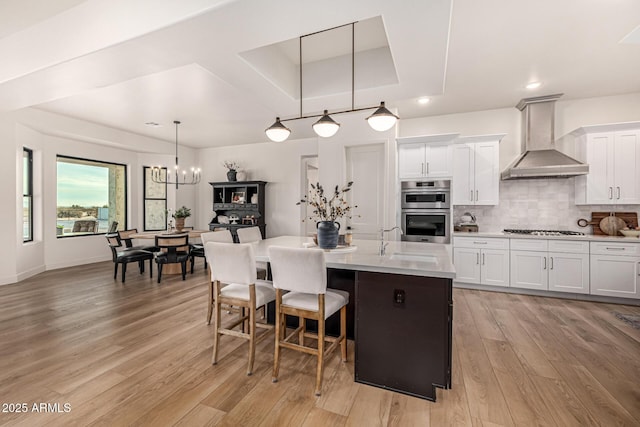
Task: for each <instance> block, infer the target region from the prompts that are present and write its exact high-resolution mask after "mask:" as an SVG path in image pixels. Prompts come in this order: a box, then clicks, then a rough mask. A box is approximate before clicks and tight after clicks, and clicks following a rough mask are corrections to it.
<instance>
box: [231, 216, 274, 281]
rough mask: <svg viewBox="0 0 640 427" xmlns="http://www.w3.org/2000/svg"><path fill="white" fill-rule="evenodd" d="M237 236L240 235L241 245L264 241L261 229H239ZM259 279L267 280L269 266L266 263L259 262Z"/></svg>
mask: <svg viewBox="0 0 640 427" xmlns="http://www.w3.org/2000/svg"><path fill="white" fill-rule="evenodd" d="M236 234H237V235H238V242H240V243H255V242H259V241H260V240H262V232H261V231H260V227H246V228H238V230H236ZM256 264H257V268H258V270H257V271H258V278H259V279H263V280H264V279H266V278H267V265H266V264H265V263H261V262H258V263H256Z"/></svg>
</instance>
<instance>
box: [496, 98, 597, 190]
mask: <svg viewBox="0 0 640 427" xmlns="http://www.w3.org/2000/svg"><path fill="white" fill-rule="evenodd" d="M561 96H562V94H561V93H560V94H556V95H548V96H540V97H536V98H525V99H523V100H521V101H520V102H519V103H518V105H516V108H517V109H519V110H520V111H522V143H523V145H524V148H523V153H522V154H521V155H519V156H518V157H517V158H516V160H515V161H514V162H513V163H511V164H510V165H509V167H508V168H507V169H505V170H504V171H503V172H502V174H501V175H502V179H503V180H507V179H531V178H568V177H570V176H577V175H585V174H587V173H589V165H585V164H584V163H581V162H579V161H577V160H575V159H573V158H571V157H569V156H567V155H566V154H564V153H561V152H560V151H558V150H556V149H555V148H554V140H555V138H554V129H553V128H554V114H555V102H556V100H558V98H560V97H561Z"/></svg>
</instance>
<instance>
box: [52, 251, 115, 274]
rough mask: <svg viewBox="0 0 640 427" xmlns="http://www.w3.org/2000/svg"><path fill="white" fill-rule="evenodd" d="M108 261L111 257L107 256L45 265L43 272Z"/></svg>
mask: <svg viewBox="0 0 640 427" xmlns="http://www.w3.org/2000/svg"><path fill="white" fill-rule="evenodd" d="M110 260H111V256H109V255H102V256H96V257H92V258H85V259H76V260H73V261H67V262H61V263H56V264H47V265H46V268H45V270H47V271H49V270H58V269H60V268H67V267H75V266H78V265H84V264H93V263H95V262H102V261H110Z"/></svg>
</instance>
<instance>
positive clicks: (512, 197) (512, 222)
mask: <svg viewBox="0 0 640 427" xmlns="http://www.w3.org/2000/svg"><path fill="white" fill-rule="evenodd" d="M616 211H617V212H638V213H639V215H640V205H618V206H611V205H579V206H576V204H575V187H574V178H567V179H562V178H559V179H557V178H556V179H525V180H514V181H500V204H499V205H498V206H454V208H453V221H454V224H457V223H459V222H460V217H461V216H462V214H464V213H465V212H471V213H472V214H474V215H475V216H476V219H477V222H478V227H479V229H480V231H488V232H492V231H502V230H503V229H505V228H529V229H536V228H539V229H548V230H572V231H582V232H583V233H586V234H591V233H592V230H591V226H587V227H585V228H583V227H579V226H578V224H577V221H578V219H580V218H585V219H587V220H590V219H591V212H616Z"/></svg>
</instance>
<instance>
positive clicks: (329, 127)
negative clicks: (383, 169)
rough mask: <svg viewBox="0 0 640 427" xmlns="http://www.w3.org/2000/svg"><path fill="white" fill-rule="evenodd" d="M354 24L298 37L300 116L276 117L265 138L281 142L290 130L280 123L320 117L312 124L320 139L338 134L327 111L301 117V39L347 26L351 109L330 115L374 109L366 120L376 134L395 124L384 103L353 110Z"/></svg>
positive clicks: (338, 125)
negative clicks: (349, 55) (349, 34)
mask: <svg viewBox="0 0 640 427" xmlns="http://www.w3.org/2000/svg"><path fill="white" fill-rule="evenodd" d="M355 24H356V22H352V23H350V24H345V25H340V26H337V27H334V28H328V29H326V30H322V31H317V32H315V33H311V34H305V35H303V36H300V37H299V50H300V53H299V55H300V56H299V59H300V116H299V117H294V118H291V119H283V120H282V121H281V120H280V117H276V121H275V123H274V124H272V125H271V126H270V127H269V128H267V129H266V130H265V133H266V134H267V137H268V138H269V139H270V140H271V141H273V142H283V141H285V140H286V139H287V138H289V135H290V134H291V130H290V129H289V128H287V127H286V126H285V125H283V124H282V122H287V121H293V120H301V119H309V118H311V117H320V119H319V120H318V121H317V122H315V123H314V124H313V126H312V127H313V130H314V132H315V133H316V134H317V135H318V136H320V137H322V138H330V137H332V136H333V135H335V134H336V132H338V130H339V129H340V123H337V122H336V121H335V120H333V119H332V118H331V117H330V116H329V112H328V110H324V113H322V114H312V115H307V116H303V115H302V39H303V38H305V37H308V36H311V35H315V34H319V33H324V32H327V31H331V30H335V29H338V28H342V27H345V26H347V25H350V26H351V109H349V110H343V111H336V112H333V113H331V114H334V115H335V114H344V113H353V112H355V111H364V110H372V109H374V108H376V111H375V112H374V113H373V114H372V115H370V116H369V117H367V118H366V120H367V122H368V123H369V126H371V128H372V129H373V130H376V131H378V132H384V131H387V130H389V129H391V128H392V127H393V125H395V124H396V122H397V121H398V120H399V117H398V116H396V115H395V114H393V113H392V112H391V111H389V110H388V109H387V108H386V107H385V105H384V101H383V102H381V103H380V105H379V106H375V107H364V108H355V102H354V100H355Z"/></svg>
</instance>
